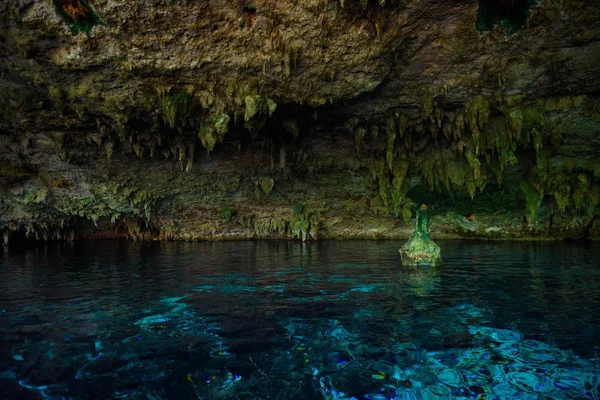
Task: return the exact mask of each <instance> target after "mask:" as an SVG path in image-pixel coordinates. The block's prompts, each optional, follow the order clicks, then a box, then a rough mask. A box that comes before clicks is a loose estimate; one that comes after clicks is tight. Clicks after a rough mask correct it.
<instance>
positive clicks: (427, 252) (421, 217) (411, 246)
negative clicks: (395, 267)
mask: <svg viewBox="0 0 600 400" xmlns="http://www.w3.org/2000/svg"><path fill="white" fill-rule="evenodd" d="M399 251H400V258H401V259H402V265H404V266H416V267H419V266H436V265H442V264H443V263H444V262H443V261H442V256H441V255H440V247H439V246H438V245H437V244H435V243H434V242H433V241H432V240H431V238H430V237H429V214H427V205H425V204H423V205H422V206H421V207H420V209H419V210H418V211H417V216H416V218H415V232H414V233H413V234H412V236H411V237H410V238H409V239H408V241H407V242H406V243H404V245H403V246H402V247H401V248H400V250H399Z"/></svg>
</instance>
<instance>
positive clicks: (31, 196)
mask: <svg viewBox="0 0 600 400" xmlns="http://www.w3.org/2000/svg"><path fill="white" fill-rule="evenodd" d="M47 197H48V190H47V189H39V190H28V191H27V192H25V196H24V198H23V201H24V202H25V204H39V203H43V202H44V201H46V198H47Z"/></svg>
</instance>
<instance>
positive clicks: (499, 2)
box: [476, 0, 536, 36]
mask: <svg viewBox="0 0 600 400" xmlns="http://www.w3.org/2000/svg"><path fill="white" fill-rule="evenodd" d="M535 4H536V1H535V0H479V8H478V9H477V23H476V27H477V30H478V31H479V32H485V31H489V30H492V29H493V28H494V26H501V27H503V28H506V30H507V33H508V35H509V36H510V35H513V34H514V33H515V32H517V31H518V30H520V29H523V28H526V27H527V26H528V19H529V16H530V15H531V11H530V9H531V7H532V6H534V5H535Z"/></svg>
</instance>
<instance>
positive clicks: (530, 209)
mask: <svg viewBox="0 0 600 400" xmlns="http://www.w3.org/2000/svg"><path fill="white" fill-rule="evenodd" d="M519 186H520V188H521V192H522V193H523V196H524V197H525V217H526V218H527V222H528V223H530V224H534V223H535V222H537V220H538V211H539V210H540V207H541V205H542V200H543V198H544V191H543V190H542V189H537V188H536V187H535V186H534V185H533V183H532V182H531V181H529V180H523V181H521V183H520V184H519Z"/></svg>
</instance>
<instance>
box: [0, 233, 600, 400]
mask: <svg viewBox="0 0 600 400" xmlns="http://www.w3.org/2000/svg"><path fill="white" fill-rule="evenodd" d="M401 244H402V243H401V242H370V241H360V242H319V243H307V244H302V243H298V242H267V241H261V242H225V243H146V244H134V243H123V242H89V243H79V244H76V245H73V246H66V245H56V246H46V247H37V248H31V249H22V250H11V251H10V252H8V253H6V252H5V253H4V254H3V255H2V256H0V398H1V399H21V398H26V399H42V398H47V399H62V398H64V399H86V398H98V399H111V398H120V399H436V398H442V399H448V398H480V399H483V398H486V399H516V398H519V399H560V398H564V399H587V398H592V399H595V398H599V396H600V246H598V244H562V243H560V244H557V243H547V244H544V243H481V242H474V243H471V242H455V241H446V242H445V241H441V242H440V243H439V244H440V247H441V249H442V255H443V256H444V259H445V261H446V265H445V266H444V267H441V268H439V269H436V270H432V269H414V268H410V269H409V268H402V267H400V265H399V255H398V252H397V249H398V248H399V247H400V245H401Z"/></svg>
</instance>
